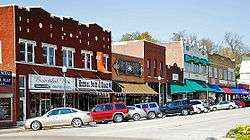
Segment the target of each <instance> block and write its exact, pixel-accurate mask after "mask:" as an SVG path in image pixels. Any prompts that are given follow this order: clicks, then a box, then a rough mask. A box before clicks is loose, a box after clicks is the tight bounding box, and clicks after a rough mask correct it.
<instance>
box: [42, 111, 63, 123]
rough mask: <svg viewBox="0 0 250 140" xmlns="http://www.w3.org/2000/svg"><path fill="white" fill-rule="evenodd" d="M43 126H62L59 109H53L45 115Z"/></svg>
mask: <svg viewBox="0 0 250 140" xmlns="http://www.w3.org/2000/svg"><path fill="white" fill-rule="evenodd" d="M43 118H44V119H43V120H42V125H43V126H54V125H59V124H60V112H59V109H53V110H51V111H49V112H48V113H46V114H45V115H43Z"/></svg>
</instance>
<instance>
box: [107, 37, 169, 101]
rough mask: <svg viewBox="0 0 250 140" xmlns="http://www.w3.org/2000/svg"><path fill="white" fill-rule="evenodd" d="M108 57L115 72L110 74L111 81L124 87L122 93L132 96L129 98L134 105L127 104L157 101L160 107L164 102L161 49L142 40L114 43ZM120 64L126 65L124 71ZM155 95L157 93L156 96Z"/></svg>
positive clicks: (163, 73)
mask: <svg viewBox="0 0 250 140" xmlns="http://www.w3.org/2000/svg"><path fill="white" fill-rule="evenodd" d="M112 53H113V55H114V57H113V56H112V57H113V58H112V60H114V61H113V63H114V65H115V69H116V70H117V69H118V74H117V73H116V70H115V69H114V71H112V73H113V80H114V81H117V82H119V83H120V85H121V87H124V88H123V89H124V90H122V92H124V93H125V94H127V95H134V96H135V97H134V98H131V100H134V101H131V100H130V101H128V102H129V103H131V104H132V103H138V102H142V101H157V102H159V98H160V103H163V102H164V98H165V93H166V92H165V86H166V67H165V47H163V46H161V45H159V44H156V43H152V42H149V41H146V40H135V41H124V42H115V43H113V44H112ZM118 57H119V58H118ZM119 60H120V63H119ZM123 63H126V65H124V67H123V66H121V64H123ZM121 69H124V72H120V73H119V70H121ZM122 73H123V74H122ZM149 87H151V88H152V89H154V91H153V90H150V88H149ZM157 93H160V96H159V94H158V95H157ZM136 96H137V97H136ZM154 96H155V97H154Z"/></svg>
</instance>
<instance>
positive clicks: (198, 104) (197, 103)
mask: <svg viewBox="0 0 250 140" xmlns="http://www.w3.org/2000/svg"><path fill="white" fill-rule="evenodd" d="M190 103H191V104H192V106H193V109H194V113H197V114H200V113H202V112H204V113H207V112H208V109H207V108H205V106H204V103H203V101H201V100H190Z"/></svg>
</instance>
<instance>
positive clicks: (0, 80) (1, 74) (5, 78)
mask: <svg viewBox="0 0 250 140" xmlns="http://www.w3.org/2000/svg"><path fill="white" fill-rule="evenodd" d="M0 85H1V86H5V85H12V72H11V71H0Z"/></svg>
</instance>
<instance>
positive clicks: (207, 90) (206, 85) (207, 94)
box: [206, 80, 209, 99]
mask: <svg viewBox="0 0 250 140" xmlns="http://www.w3.org/2000/svg"><path fill="white" fill-rule="evenodd" d="M206 84H207V85H206V88H207V99H208V98H209V93H208V80H206Z"/></svg>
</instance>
